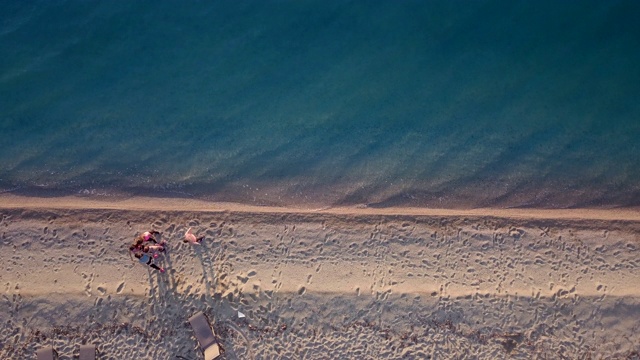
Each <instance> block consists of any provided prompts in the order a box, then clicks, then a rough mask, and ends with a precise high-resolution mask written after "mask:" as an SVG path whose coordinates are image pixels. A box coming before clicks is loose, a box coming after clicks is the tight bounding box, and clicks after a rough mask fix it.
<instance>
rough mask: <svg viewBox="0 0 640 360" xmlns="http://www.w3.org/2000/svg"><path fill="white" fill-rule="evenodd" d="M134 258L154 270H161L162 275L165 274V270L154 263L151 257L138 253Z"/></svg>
mask: <svg viewBox="0 0 640 360" xmlns="http://www.w3.org/2000/svg"><path fill="white" fill-rule="evenodd" d="M134 256H135V257H136V258H137V259H138V261H140V263H142V264H146V265H149V266H151V267H152V268H154V269H156V270H159V271H160V272H161V273H164V269H163V268H161V267H159V266H158V265H156V264H154V263H153V259H152V258H151V256H149V255H147V254H144V253H136V254H135V255H134Z"/></svg>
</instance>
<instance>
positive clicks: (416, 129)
mask: <svg viewBox="0 0 640 360" xmlns="http://www.w3.org/2000/svg"><path fill="white" fill-rule="evenodd" d="M639 10H640V3H638V2H633V1H610V2H601V1H586V2H585V1H582V2H560V3H557V2H553V1H548V2H544V1H543V2H527V1H477V2H471V3H469V2H424V1H403V2H391V1H371V2H348V1H272V2H261V1H244V2H238V1H219V2H190V3H188V4H184V3H178V2H170V1H147V2H142V1H141V2H135V3H126V2H93V1H40V2H38V1H31V2H25V1H13V2H6V6H5V9H4V10H3V11H2V13H0V50H1V53H2V54H3V55H2V56H1V57H0V143H1V144H3V146H2V151H0V191H12V192H15V193H24V194H36V195H58V194H68V193H73V194H95V195H100V196H127V195H132V194H144V195H153V196H187V197H198V198H205V199H212V200H229V201H239V202H246V203H257V204H278V205H287V204H318V205H330V204H368V205H369V206H387V205H414V206H429V207H468V206H499V207H503V206H516V207H526V206H529V207H574V206H589V207H590V206H637V205H640V170H639V169H640V156H638V154H639V153H640V151H639V150H640V149H639V146H638V142H639V140H640V105H639V103H640V102H638V100H637V99H638V97H639V95H640V65H638V64H640V35H639V34H640V32H638V31H637V26H636V25H635V17H634V14H637V13H638V11H639Z"/></svg>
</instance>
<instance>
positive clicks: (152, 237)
mask: <svg viewBox="0 0 640 360" xmlns="http://www.w3.org/2000/svg"><path fill="white" fill-rule="evenodd" d="M156 235H160V232H159V231H155V230H151V231H145V232H143V233H142V234H140V235H138V237H137V238H135V240H134V242H136V243H137V242H145V241H153V242H154V243H156V244H157V243H158V241H157V240H156Z"/></svg>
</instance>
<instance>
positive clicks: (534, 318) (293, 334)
mask: <svg viewBox="0 0 640 360" xmlns="http://www.w3.org/2000/svg"><path fill="white" fill-rule="evenodd" d="M189 227H191V228H192V231H193V232H194V233H195V234H196V235H198V236H205V239H204V241H203V243H202V245H200V246H197V245H190V244H186V243H183V242H182V237H183V236H184V233H185V231H186V230H187V229H188V228H189ZM151 229H153V230H157V231H159V232H161V236H160V238H161V239H162V240H165V241H166V242H167V243H168V249H167V251H166V253H165V254H164V255H161V256H160V257H159V258H158V259H157V262H158V264H159V265H161V266H163V267H164V268H166V269H167V271H166V273H164V274H161V273H159V272H157V271H154V270H152V269H150V268H148V267H146V266H144V265H142V264H140V263H138V262H134V261H132V260H131V259H130V257H129V254H128V246H129V244H130V243H131V242H132V241H133V238H134V237H135V236H137V235H138V234H139V233H141V232H143V231H146V230H151ZM638 234H640V212H638V211H637V210H634V209H629V210H619V209H618V210H616V209H592V210H588V209H585V210H527V209H475V210H438V209H419V208H380V209H373V208H367V207H365V206H354V207H344V208H318V209H305V208H270V207H257V206H247V205H239V204H229V203H210V202H205V201H197V200H182V199H157V198H128V199H115V200H114V199H107V200H104V199H99V198H97V199H96V198H83V197H60V198H35V197H20V196H13V195H3V196H0V235H1V240H2V243H1V244H2V251H1V255H0V257H1V260H2V263H3V265H4V266H3V271H2V272H1V273H0V278H1V279H2V286H3V288H4V289H3V294H2V301H1V302H0V304H1V305H0V324H1V325H0V327H1V330H0V333H1V334H2V335H0V358H2V359H30V358H35V351H36V349H38V348H39V347H40V346H43V345H53V346H54V348H55V349H56V350H57V351H58V353H59V354H60V356H61V358H62V359H71V358H74V357H77V356H78V347H79V345H80V344H84V343H94V344H96V345H97V348H98V351H99V353H100V358H101V359H134V358H144V359H202V354H201V353H200V352H199V348H198V344H197V342H196V340H195V338H194V336H193V332H192V330H191V328H190V327H189V325H188V323H187V319H188V318H189V317H190V316H191V315H192V314H194V313H195V312H197V311H203V312H205V314H207V316H208V317H209V319H210V320H211V322H212V325H213V327H214V329H215V331H216V334H217V337H218V340H219V342H220V345H221V347H222V349H223V350H224V353H223V357H222V358H225V359H475V358H479V359H550V358H554V359H557V358H567V359H577V358H580V359H582V358H593V359H637V358H639V355H638V353H639V352H640V332H639V330H640V320H639V319H640V257H639V256H638V254H639V249H640V237H639V235H638ZM238 311H240V312H242V313H243V314H245V315H246V317H244V318H239V317H238Z"/></svg>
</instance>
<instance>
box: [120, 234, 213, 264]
mask: <svg viewBox="0 0 640 360" xmlns="http://www.w3.org/2000/svg"><path fill="white" fill-rule="evenodd" d="M156 235H160V232H159V231H156V230H151V231H145V232H143V233H142V234H140V235H138V236H137V237H136V238H135V239H134V240H133V244H132V245H131V246H129V256H131V255H132V254H133V256H134V257H135V258H136V259H138V261H140V263H142V264H145V265H148V266H150V267H151V268H153V269H156V270H158V271H160V272H161V273H164V271H165V270H164V269H163V268H161V267H159V266H158V265H156V264H155V263H154V262H153V260H154V259H156V258H158V256H159V253H161V252H164V251H165V246H166V242H165V241H164V240H162V241H160V242H158V239H156ZM203 239H204V236H200V237H196V236H195V235H194V234H193V233H192V232H191V228H189V229H188V230H187V231H186V232H185V234H184V239H183V240H182V241H183V242H185V243H187V242H188V243H191V244H194V245H200V243H201V242H202V240H203ZM132 260H133V258H132Z"/></svg>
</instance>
